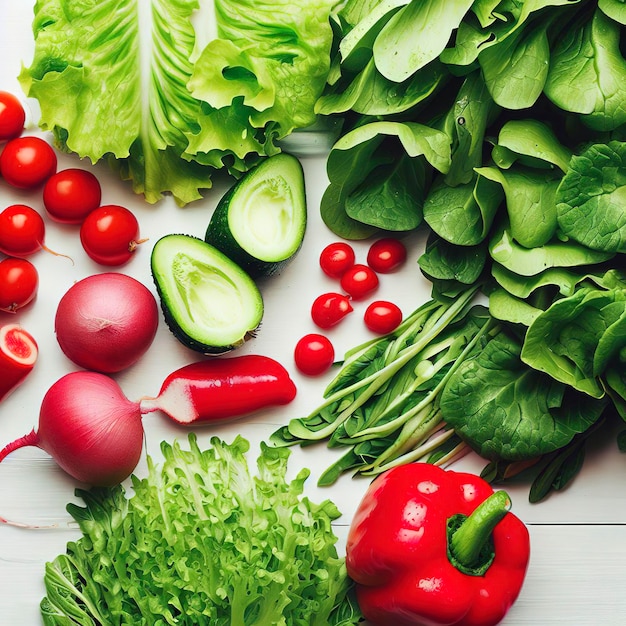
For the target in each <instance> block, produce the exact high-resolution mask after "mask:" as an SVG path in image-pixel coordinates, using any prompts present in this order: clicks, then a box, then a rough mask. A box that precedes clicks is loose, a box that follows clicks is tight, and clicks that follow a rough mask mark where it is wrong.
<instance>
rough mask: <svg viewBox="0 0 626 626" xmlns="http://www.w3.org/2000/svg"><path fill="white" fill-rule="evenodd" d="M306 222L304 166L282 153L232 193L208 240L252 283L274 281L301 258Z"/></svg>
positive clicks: (250, 174) (247, 176)
mask: <svg viewBox="0 0 626 626" xmlns="http://www.w3.org/2000/svg"><path fill="white" fill-rule="evenodd" d="M306 222H307V206H306V194H305V185H304V172H303V169H302V165H301V164H300V161H299V160H298V159H297V158H296V157H295V156H292V155H291V154H287V153H286V152H281V153H279V154H276V155H274V156H271V157H268V158H266V159H265V160H263V161H261V162H260V164H259V165H257V166H256V167H255V168H254V169H252V170H250V171H249V172H248V173H246V174H245V175H244V177H243V178H241V179H240V180H239V181H238V182H237V183H235V185H233V187H231V188H230V189H229V190H228V191H227V192H226V194H225V195H224V196H223V197H222V198H221V200H220V201H219V203H218V205H217V207H216V208H215V211H214V212H213V215H212V216H211V220H210V221H209V225H208V227H207V230H206V233H205V237H204V239H205V241H206V242H207V243H210V244H211V245H213V246H215V247H216V248H218V249H219V250H221V251H222V252H223V253H224V254H225V255H226V256H228V257H229V258H231V259H232V260H233V261H235V263H237V264H238V265H240V266H241V267H242V268H243V269H245V270H246V271H247V272H248V273H249V274H250V275H251V276H252V277H254V278H256V277H259V276H270V275H272V274H276V273H278V272H279V271H280V270H282V269H283V268H284V266H285V265H286V264H287V263H288V262H289V261H290V260H291V259H292V258H293V257H294V255H295V254H296V252H298V250H299V249H300V247H301V246H302V241H303V240H304V233H305V230H306Z"/></svg>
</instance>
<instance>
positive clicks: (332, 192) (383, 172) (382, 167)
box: [320, 122, 450, 239]
mask: <svg viewBox="0 0 626 626" xmlns="http://www.w3.org/2000/svg"><path fill="white" fill-rule="evenodd" d="M407 157H410V158H411V159H414V160H417V161H421V159H425V162H426V163H428V164H430V165H431V166H432V167H434V168H436V169H438V170H440V171H444V172H445V171H447V170H448V168H449V167H450V143H449V138H448V136H447V135H446V134H445V133H444V132H442V131H439V130H436V129H434V128H430V127H428V126H425V125H422V124H417V123H415V122H406V123H401V122H370V123H365V124H363V125H362V126H357V127H356V128H354V129H352V130H351V131H349V132H348V133H346V134H345V135H344V136H343V137H341V138H340V139H339V140H338V141H337V142H336V143H335V145H334V146H333V148H332V149H331V152H330V154H329V156H328V160H327V166H326V169H327V172H328V178H329V181H330V186H329V187H328V188H327V189H326V192H325V193H324V196H323V197H322V202H321V207H320V211H321V215H322V219H323V220H324V222H325V223H326V225H328V227H329V228H331V230H333V232H335V233H336V234H341V236H344V237H346V238H349V239H364V238H366V237H369V236H371V235H372V234H373V233H374V232H376V227H375V226H373V225H372V224H381V223H382V221H383V219H384V217H385V214H384V212H383V213H381V214H380V215H378V216H377V214H376V211H377V210H378V209H379V208H380V207H385V206H387V207H391V206H393V203H394V202H395V199H396V195H395V194H400V196H401V197H402V198H403V204H402V206H401V207H400V208H399V210H396V209H394V211H395V212H394V213H390V214H389V215H390V216H391V217H393V219H394V224H393V225H391V228H396V227H398V226H400V227H401V228H402V229H406V227H407V224H410V223H413V224H414V225H417V224H418V223H419V222H420V221H421V216H422V214H421V206H422V204H423V200H424V198H423V196H424V193H425V191H424V190H425V186H426V185H425V178H423V177H424V176H425V173H426V170H425V169H422V167H423V166H422V165H420V164H418V163H415V162H410V161H405V162H404V164H403V165H402V166H401V169H400V170H398V169H396V168H397V165H398V164H399V163H401V162H402V161H403V159H405V158H407ZM390 164H392V165H391V166H390V167H388V166H389V165H390ZM402 168H404V169H402ZM407 172H410V173H411V175H410V176H408V177H406V176H403V174H406V173H407ZM374 173H375V174H374ZM429 173H430V170H429ZM353 194H356V198H352V196H353ZM355 218H358V219H355ZM362 218H363V219H365V220H366V221H367V223H364V222H361V221H360V219H362ZM417 218H419V219H417ZM387 229H390V225H389V224H387Z"/></svg>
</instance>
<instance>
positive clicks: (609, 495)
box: [0, 2, 626, 626]
mask: <svg viewBox="0 0 626 626" xmlns="http://www.w3.org/2000/svg"><path fill="white" fill-rule="evenodd" d="M30 5H31V3H30V2H14V3H8V2H2V6H1V8H0V53H1V54H0V59H1V61H0V89H4V90H9V91H14V92H15V93H19V86H18V83H17V80H16V76H17V74H18V72H19V69H20V64H21V63H22V62H23V61H24V62H26V63H28V62H29V59H30V54H31V46H32V42H31V37H30V15H31V6H30ZM35 116H36V113H33V117H35ZM29 132H32V133H37V132H38V131H37V129H36V128H35V127H34V126H32V127H31V128H30V129H29ZM303 163H304V166H305V171H306V177H307V188H308V202H309V216H310V218H309V219H310V222H309V228H308V231H307V235H306V238H305V243H304V245H303V248H302V250H301V252H300V253H299V255H298V257H297V258H296V260H295V261H294V262H293V263H292V264H291V265H290V266H289V267H288V268H287V270H286V271H285V272H284V273H283V274H282V275H281V276H279V277H277V278H276V279H274V280H272V281H268V282H267V283H266V284H264V285H263V294H264V297H265V302H266V312H265V317H264V321H263V325H262V327H261V331H260V333H259V334H258V336H257V338H256V339H254V341H252V342H250V343H249V344H248V345H247V346H246V347H244V348H243V349H242V352H254V353H262V354H267V355H269V356H273V357H274V358H277V359H278V360H280V361H281V362H283V363H284V364H285V365H287V366H288V368H289V369H290V371H291V372H292V374H293V376H294V378H295V379H296V383H297V385H298V389H299V391H298V396H297V398H296V400H295V401H294V402H293V403H292V404H291V405H289V406H287V407H283V408H281V409H279V410H275V411H269V412H264V413H261V414H259V415H257V416H254V417H253V418H250V419H246V420H242V421H238V422H235V423H232V424H229V425H226V426H223V427H220V428H217V429H206V430H202V431H200V433H199V436H200V441H201V443H202V442H203V441H204V442H208V439H209V437H210V436H212V435H219V436H222V437H223V438H224V439H226V440H230V439H232V437H233V436H234V435H235V434H237V433H241V434H242V435H244V436H246V437H247V438H248V439H250V441H251V442H252V444H253V446H252V452H255V451H256V450H257V449H258V445H257V444H258V442H259V441H261V440H262V439H265V438H267V437H268V436H269V434H270V433H271V432H273V431H274V430H275V428H276V427H277V426H278V425H280V424H284V423H286V421H287V420H288V419H290V418H291V417H298V416H302V415H305V414H307V413H308V412H310V411H311V410H313V409H314V408H315V407H316V406H317V405H318V403H319V402H320V400H321V397H322V390H323V388H324V386H325V385H326V383H327V382H328V377H322V378H318V379H310V378H304V377H302V376H299V375H298V373H297V372H296V371H295V368H294V367H293V362H292V351H293V346H294V345H295V343H296V341H297V339H299V338H300V337H301V336H302V335H303V334H305V333H307V332H313V331H315V330H316V329H315V327H314V326H313V324H312V322H311V321H310V317H309V308H310V304H311V303H312V301H313V299H314V297H315V296H317V295H319V294H321V293H324V292H325V291H329V290H332V289H336V284H335V283H334V282H333V281H331V280H330V279H328V278H327V277H325V276H323V275H322V273H321V272H320V271H319V268H318V266H317V258H318V256H319V253H320V251H321V249H322V247H323V246H324V245H325V244H326V243H329V242H331V241H334V240H335V239H336V238H335V237H334V235H333V234H332V233H330V232H329V231H328V230H327V229H326V228H325V226H324V225H323V224H322V223H321V220H320V218H319V211H318V207H319V201H320V198H321V194H322V192H323V190H324V188H325V185H326V175H325V161H324V158H323V157H311V158H305V159H303ZM71 165H76V160H74V159H73V158H71V157H69V156H63V157H60V163H59V167H60V168H61V167H68V166H71ZM84 167H89V166H88V165H87V164H84ZM97 173H98V175H99V177H100V179H101V181H102V182H103V190H104V191H103V193H104V196H103V203H104V202H107V203H119V204H124V205H126V206H128V207H129V208H131V209H132V210H133V211H135V212H136V214H137V215H138V217H139V219H140V223H141V227H142V234H143V235H144V236H146V237H149V239H150V241H152V242H154V241H156V239H158V237H159V236H161V235H162V234H166V233H167V232H172V231H176V232H186V233H188V234H196V235H199V236H202V235H203V233H204V229H205V227H206V224H207V221H208V219H209V216H210V212H211V209H212V208H213V206H214V205H215V202H216V201H217V199H218V197H219V195H220V190H219V189H216V190H215V191H214V193H209V194H208V196H207V199H206V201H202V202H198V203H196V204H195V205H193V206H189V207H187V208H185V209H179V208H176V207H175V205H174V204H173V202H170V201H169V200H166V201H164V202H162V203H161V204H159V205H158V206H155V207H151V206H148V205H146V204H145V203H144V202H143V201H142V200H141V199H140V198H137V197H135V196H133V195H132V194H131V193H130V191H129V190H128V188H127V187H126V186H125V185H124V184H122V183H121V182H120V181H118V180H117V179H116V178H115V176H113V175H112V174H111V173H109V172H108V170H106V169H105V168H97ZM14 202H23V203H26V204H28V203H31V204H32V205H33V206H35V207H36V208H40V209H42V206H41V203H40V194H39V193H38V192H15V191H14V190H11V189H9V188H8V186H7V185H6V184H5V183H3V182H2V181H0V209H1V208H4V207H5V206H7V205H9V204H12V203H14ZM47 244H48V246H49V247H50V248H51V249H54V250H58V251H60V252H63V253H64V254H68V255H70V256H72V257H73V258H74V260H75V265H73V266H72V265H71V264H70V263H69V262H68V261H67V259H64V258H62V257H54V256H52V255H48V254H46V253H45V252H40V253H38V254H37V255H36V256H35V257H33V258H32V260H33V262H34V263H35V265H36V266H37V268H38V270H39V272H40V278H41V287H40V293H39V296H38V298H37V301H36V302H35V303H34V306H32V307H30V308H29V309H27V310H24V311H23V312H21V313H20V314H19V315H18V316H17V317H16V319H18V320H19V322H20V323H21V324H22V325H23V326H24V327H25V328H27V329H28V330H29V331H31V332H32V333H33V334H34V335H35V336H36V339H37V341H38V343H39V346H40V351H41V354H40V359H39V362H38V365H37V368H36V369H35V371H34V372H33V373H32V375H31V377H30V378H29V379H28V381H27V384H25V385H23V386H22V387H21V388H20V389H18V390H17V391H16V392H15V393H14V394H12V395H11V396H10V397H9V398H8V399H6V400H5V401H4V402H2V404H1V405H0V444H1V445H4V444H5V443H7V442H9V441H10V440H13V439H15V438H17V437H19V436H21V435H23V434H25V433H26V432H27V431H28V430H30V429H31V428H32V427H33V426H34V425H36V421H37V414H38V407H39V403H40V402H41V398H42V397H43V394H44V392H45V390H46V389H47V388H48V387H49V386H50V385H51V384H52V383H53V382H54V381H55V380H57V379H58V378H59V377H60V376H61V375H63V374H64V373H66V372H68V371H71V370H72V369H74V367H73V366H72V364H71V363H69V362H68V361H67V359H65V357H64V356H63V355H62V354H61V352H60V350H59V348H58V345H57V344H56V339H55V337H54V332H53V316H54V310H55V309H56V305H57V303H58V300H59V298H60V297H61V295H62V294H63V293H64V292H65V291H66V290H67V289H68V288H69V286H70V285H71V284H72V283H73V282H74V281H75V280H78V279H80V278H83V277H84V276H86V275H88V274H89V273H93V272H96V271H102V268H99V267H98V266H96V265H94V264H92V263H91V262H89V261H88V260H86V257H85V256H84V254H83V252H82V249H81V248H80V243H79V241H78V232H77V230H76V229H75V227H61V226H59V225H58V224H54V223H50V222H48V231H47ZM367 245H368V244H367V243H362V244H356V245H355V248H356V250H357V257H358V258H359V259H361V260H364V258H365V250H366V248H367ZM411 246H413V247H411ZM149 253H150V243H148V244H146V245H145V248H144V249H141V250H140V251H139V252H138V253H137V255H136V257H135V258H134V259H133V261H132V262H131V263H130V264H129V265H127V266H124V268H123V271H124V272H125V273H128V274H131V275H133V276H135V277H136V278H138V279H140V280H142V281H143V282H144V284H146V285H148V286H149V287H150V288H151V289H153V284H152V281H151V278H150V274H149ZM418 253H419V241H417V240H416V241H415V242H414V243H411V244H410V256H409V261H408V263H407V264H406V266H405V267H404V268H403V269H402V270H401V271H400V272H398V273H396V274H392V275H388V276H384V277H383V279H382V281H381V287H380V290H379V292H378V294H377V297H378V296H380V297H381V298H389V299H391V300H393V301H395V302H397V303H398V304H400V305H401V307H402V309H403V311H404V312H405V313H408V312H410V311H411V310H413V309H414V308H415V307H416V306H418V305H419V304H421V303H422V302H423V301H424V300H425V299H426V298H427V297H428V294H429V285H428V283H427V282H426V281H425V280H424V279H423V277H422V276H421V274H420V272H419V269H418V267H417V264H416V259H417V256H418ZM364 308H365V304H357V305H356V306H355V311H354V313H353V314H352V315H351V316H350V317H349V318H347V319H346V320H344V322H343V323H342V324H341V325H340V326H339V327H338V328H335V329H333V330H332V331H331V332H330V333H329V336H330V338H331V339H332V341H333V343H334V344H335V348H336V351H337V354H338V355H341V354H343V352H344V351H345V350H346V349H348V348H351V347H354V346H355V345H357V344H358V343H360V342H361V341H363V340H365V339H367V338H369V337H370V335H369V334H368V333H367V331H366V330H365V328H364V327H363V324H362V313H363V311H364ZM12 319H13V318H11V320H12ZM5 320H6V318H2V319H0V321H2V322H4V321H5ZM191 360H194V355H193V354H190V352H189V351H187V350H186V349H184V348H183V347H182V346H180V345H179V344H178V343H177V342H176V341H175V340H174V339H173V337H172V336H171V334H170V333H169V331H168V330H167V329H166V327H165V325H164V324H163V322H161V326H160V328H159V331H158V334H157V339H156V341H155V343H154V345H153V347H152V348H151V350H150V351H149V353H148V354H147V355H146V356H145V357H144V358H143V359H142V360H141V361H140V362H139V363H138V364H137V365H135V366H134V367H133V368H131V369H130V370H128V371H126V372H124V373H122V374H121V375H119V376H118V377H117V378H118V381H119V382H120V384H121V386H122V388H123V389H124V391H125V392H126V394H127V395H128V396H129V397H130V398H138V397H140V396H142V395H147V394H154V393H156V392H157V391H158V386H159V385H160V382H161V381H162V380H163V378H164V377H165V376H166V375H167V374H168V373H169V372H170V371H172V370H173V369H175V368H176V367H178V366H179V365H182V364H184V363H187V362H189V361H191ZM145 427H146V437H147V449H146V452H147V453H149V454H152V455H153V456H154V457H155V458H158V455H159V443H160V441H161V440H163V439H168V440H172V439H174V438H185V437H186V435H187V432H186V431H182V430H181V429H180V428H177V427H175V426H173V425H171V424H169V423H168V422H167V421H166V419H165V418H164V417H162V416H160V415H157V414H155V415H152V416H149V417H147V418H146V420H145ZM611 435H612V433H604V434H603V436H601V437H597V438H596V439H595V440H594V445H593V446H592V448H591V450H590V452H589V455H588V459H587V461H586V463H585V467H584V469H583V472H582V474H581V475H580V476H579V477H578V478H577V479H576V481H575V483H574V484H573V485H572V486H571V488H569V489H567V490H566V491H565V492H563V493H560V494H558V495H555V496H552V497H551V498H549V499H548V500H547V501H545V502H542V503H541V504H537V505H530V504H529V503H528V501H527V493H528V486H527V485H523V484H522V485H516V486H513V487H510V488H508V491H509V493H510V494H511V496H512V499H513V512H514V513H516V514H517V515H518V516H519V517H521V518H522V519H523V520H524V521H525V522H526V523H527V524H528V526H529V529H530V534H531V543H532V556H531V561H530V567H529V570H528V576H527V579H526V583H525V585H524V588H523V590H522V593H521V595H520V597H519V600H518V602H517V603H516V604H515V606H514V607H513V608H512V610H511V611H510V613H509V615H508V616H507V617H506V619H505V621H504V624H506V626H513V625H521V624H533V625H537V624H540V625H542V626H546V625H547V624H557V623H558V624H564V623H567V624H570V625H580V626H583V625H584V626H592V625H598V626H607V625H612V624H616V625H617V624H624V623H626V617H625V615H626V593H624V589H626V565H625V563H626V480H625V479H624V478H625V475H626V457H625V456H622V455H620V454H619V453H618V452H617V450H616V446H615V443H614V437H612V436H611ZM332 458H333V455H331V453H330V452H329V451H328V450H326V449H325V447H324V446H323V445H322V446H314V447H312V448H307V449H306V450H300V449H293V453H292V457H291V467H292V468H293V471H294V472H295V471H297V470H298V469H300V468H301V467H303V466H304V467H309V468H311V470H312V475H311V478H310V480H309V481H308V487H307V495H309V496H310V497H312V498H315V499H316V500H318V501H319V500H322V499H325V498H330V499H331V500H333V501H334V502H335V503H337V504H338V506H339V508H340V510H341V511H342V513H343V516H342V518H341V519H340V520H339V521H338V524H337V527H336V528H337V534H338V536H339V548H340V550H342V551H343V546H344V545H345V536H346V533H347V528H348V525H349V522H350V519H351V516H352V514H353V512H354V510H355V508H356V506H357V504H358V502H359V500H360V498H361V496H362V494H363V492H364V490H365V487H366V485H367V482H366V481H365V480H354V479H352V478H350V477H344V478H343V479H342V480H340V481H339V483H338V484H336V485H335V486H333V487H331V488H325V489H320V488H317V487H316V485H315V483H316V480H317V477H318V476H319V474H320V473H321V472H322V471H323V470H324V469H325V468H326V467H327V465H328V463H329V462H330V461H331V460H332ZM144 463H145V461H142V464H141V465H140V466H139V467H138V469H137V473H138V474H140V475H141V473H142V471H143V469H144ZM483 465H484V462H483V461H482V460H480V459H478V458H477V457H475V456H473V455H470V456H468V457H465V458H464V459H463V460H462V461H460V462H459V463H458V464H457V466H456V468H458V469H466V470H472V471H480V469H481V468H482V467H483ZM75 486H76V485H75V484H74V482H73V481H72V480H71V479H70V478H68V477H67V476H66V475H65V474H64V473H63V472H62V471H61V470H59V469H58V468H57V467H56V466H55V464H54V463H53V462H52V461H51V460H50V459H49V458H48V457H47V456H46V455H45V454H44V453H42V452H41V451H39V450H37V449H23V450H20V451H18V452H15V453H13V454H12V455H10V456H9V458H7V459H6V460H5V461H4V462H3V463H2V464H0V515H2V516H4V517H7V518H13V519H17V520H21V521H26V522H31V523H35V522H37V523H43V524H45V523H49V522H51V521H59V520H61V521H62V520H66V519H67V514H66V513H65V505H66V503H67V502H69V501H71V500H74V496H73V491H74V488H75ZM77 536H78V535H77V531H76V530H75V529H71V528H64V529H59V530H40V531H32V530H24V529H19V528H14V527H7V526H0V606H1V607H2V610H1V611H0V625H2V626H5V625H6V626H9V625H11V626H13V625H17V624H19V625H20V626H35V625H36V624H40V623H41V618H40V616H39V610H38V604H39V601H40V599H41V598H42V597H43V595H44V587H43V568H44V564H45V562H46V561H48V560H51V559H53V558H54V557H55V556H56V555H58V554H60V553H61V552H64V550H65V544H66V542H67V541H68V540H73V539H76V538H77Z"/></svg>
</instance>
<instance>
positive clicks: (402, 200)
mask: <svg viewBox="0 0 626 626" xmlns="http://www.w3.org/2000/svg"><path fill="white" fill-rule="evenodd" d="M425 179H426V173H425V171H424V163H423V162H422V161H421V160H418V159H415V158H412V157H409V156H407V155H406V154H405V155H402V156H401V157H400V158H398V159H396V160H395V161H394V162H393V163H390V164H383V165H380V166H378V167H377V168H376V169H375V170H372V171H371V172H370V174H369V176H368V177H367V178H366V180H364V181H363V182H362V183H361V184H360V185H359V186H358V187H357V188H356V189H354V191H353V192H352V193H351V194H350V195H349V196H348V197H347V198H346V204H345V207H346V214H347V215H348V217H350V218H352V219H353V220H356V221H358V222H362V223H363V224H368V225H370V226H374V227H375V228H379V229H380V230H386V231H394V232H403V231H409V230H414V229H415V228H417V227H418V226H419V225H420V224H421V222H422V217H423V214H422V206H423V203H424V195H425V187H426V180H425Z"/></svg>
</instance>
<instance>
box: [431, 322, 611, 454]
mask: <svg viewBox="0 0 626 626" xmlns="http://www.w3.org/2000/svg"><path fill="white" fill-rule="evenodd" d="M520 351H521V346H520V343H519V341H518V340H517V339H515V338H513V337H512V336H511V335H509V334H507V333H505V332H504V331H501V332H499V333H497V334H496V335H495V336H494V337H493V338H492V339H491V341H489V342H488V343H487V344H486V345H484V346H482V347H481V349H480V350H477V351H475V353H474V354H472V355H471V356H470V358H466V359H465V360H464V361H463V363H461V364H460V365H459V367H458V368H456V370H455V371H454V373H453V374H452V376H451V377H450V378H449V380H448V381H447V383H446V385H445V386H444V389H443V391H442V394H441V401H440V408H441V412H442V415H443V419H444V420H445V421H446V423H447V424H449V425H450V426H451V427H452V428H454V429H455V431H456V432H457V434H458V435H459V436H460V437H461V438H463V439H464V440H465V441H467V442H468V444H469V445H470V446H471V447H472V448H474V449H475V450H476V451H477V452H478V453H479V454H480V455H481V456H483V457H484V458H486V459H492V460H496V459H504V460H511V461H515V460H522V459H532V458H533V457H536V456H538V455H543V454H547V453H549V452H552V451H554V450H557V449H559V448H562V447H563V446H565V445H566V444H568V443H569V442H570V441H571V440H572V438H573V437H574V436H575V435H576V434H577V433H581V432H584V431H585V430H587V429H588V428H589V427H590V426H591V425H592V424H593V423H594V422H595V421H596V420H597V419H598V418H599V417H600V415H601V413H602V411H603V409H604V402H603V401H599V400H595V399H592V398H590V397H589V396H586V395H585V394H581V393H578V392H577V391H575V390H574V389H572V388H571V387H568V386H566V385H564V384H563V383H560V382H558V381H556V380H554V379H553V378H551V377H550V376H548V375H546V374H544V373H542V372H539V371H537V370H534V369H532V368H529V367H528V366H527V365H525V364H524V363H523V362H522V361H521V359H520Z"/></svg>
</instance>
